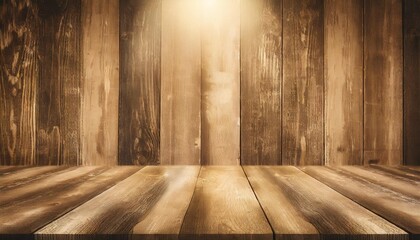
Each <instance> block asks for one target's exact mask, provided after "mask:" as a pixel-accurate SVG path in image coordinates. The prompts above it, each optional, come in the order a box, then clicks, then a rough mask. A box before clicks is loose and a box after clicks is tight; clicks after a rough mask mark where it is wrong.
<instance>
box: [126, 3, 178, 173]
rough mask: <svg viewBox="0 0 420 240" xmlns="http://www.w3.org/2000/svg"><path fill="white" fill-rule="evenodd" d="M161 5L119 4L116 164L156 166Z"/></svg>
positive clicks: (157, 156) (157, 158) (158, 120)
mask: <svg viewBox="0 0 420 240" xmlns="http://www.w3.org/2000/svg"><path fill="white" fill-rule="evenodd" d="M161 5H162V2H161V0H156V1H149V0H122V1H120V102H119V154H118V156H119V163H120V164H136V165H148V164H159V163H160V157H159V154H160V84H161V83H160V81H161V77H160V76H161V75H160V74H161V72H160V71H161V68H160V64H161V63H160V62H161V41H160V39H161V21H162V16H161V11H162V8H161ZM168 51H170V50H169V49H168Z"/></svg>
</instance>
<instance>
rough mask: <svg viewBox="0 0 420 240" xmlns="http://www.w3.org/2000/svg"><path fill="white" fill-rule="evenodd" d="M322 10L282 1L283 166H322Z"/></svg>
mask: <svg viewBox="0 0 420 240" xmlns="http://www.w3.org/2000/svg"><path fill="white" fill-rule="evenodd" d="M323 7H324V6H323V1H322V0H302V1H295V0H284V1H283V14H284V15H283V96H282V103H283V107H282V116H283V117H282V164H283V165H321V164H323V163H324V76H323V46H324V44H323V36H324V35H323Z"/></svg>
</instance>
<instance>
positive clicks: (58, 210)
mask: <svg viewBox="0 0 420 240" xmlns="http://www.w3.org/2000/svg"><path fill="white" fill-rule="evenodd" d="M139 169H141V167H113V168H98V167H95V168H92V167H89V168H86V167H81V168H78V169H77V170H78V171H80V172H86V174H84V175H82V174H79V175H77V176H75V177H74V178H67V179H65V180H64V177H63V176H60V175H62V174H58V175H57V176H53V177H50V178H47V179H45V180H42V181H39V182H37V183H33V184H28V185H25V186H23V187H22V188H21V189H14V190H12V191H8V192H7V194H11V195H13V193H17V194H20V192H19V191H25V190H33V191H31V194H30V195H25V196H26V198H25V199H19V201H17V200H16V201H10V202H9V203H8V204H6V205H3V206H0V234H17V233H19V234H22V233H26V234H28V233H33V232H35V231H36V230H37V229H39V228H41V227H43V226H45V225H46V224H48V223H50V222H51V221H53V220H55V219H56V218H58V217H60V216H62V215H63V214H65V213H66V212H68V211H70V210H72V209H74V208H76V207H77V206H79V205H81V204H83V203H84V202H86V201H87V200H89V199H91V198H93V197H94V196H96V195H98V194H100V193H102V192H103V191H105V190H106V189H108V188H110V187H111V186H113V185H115V184H116V183H118V182H119V181H121V180H123V179H125V178H127V177H129V176H130V175H132V174H133V173H135V172H137V171H138V170H139ZM85 170H88V171H85ZM92 170H93V171H92ZM98 170H100V171H98ZM73 171H75V170H73ZM73 171H70V172H66V173H67V174H69V175H72V172H73ZM43 184H46V185H48V188H44V187H42V185H43ZM20 195H22V194H20ZM1 238H2V237H1V236H0V239H1Z"/></svg>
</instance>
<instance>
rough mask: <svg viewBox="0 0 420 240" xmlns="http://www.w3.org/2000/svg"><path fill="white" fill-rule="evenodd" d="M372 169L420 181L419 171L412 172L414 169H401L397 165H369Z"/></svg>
mask: <svg viewBox="0 0 420 240" xmlns="http://www.w3.org/2000/svg"><path fill="white" fill-rule="evenodd" d="M369 167H370V168H371V169H377V170H379V171H382V172H387V173H389V174H390V175H392V176H394V177H402V178H407V179H411V180H416V181H420V175H418V174H417V173H412V171H407V170H405V169H399V168H396V167H389V166H385V165H369Z"/></svg>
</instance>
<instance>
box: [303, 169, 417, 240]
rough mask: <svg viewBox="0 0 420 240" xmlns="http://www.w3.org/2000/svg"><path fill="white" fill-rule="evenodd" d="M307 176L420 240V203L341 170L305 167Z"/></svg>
mask: <svg viewBox="0 0 420 240" xmlns="http://www.w3.org/2000/svg"><path fill="white" fill-rule="evenodd" d="M301 169H302V170H303V171H304V172H306V173H307V174H309V175H311V176H312V177H314V178H316V179H318V180H319V181H321V182H323V183H324V184H326V185H328V186H329V187H331V188H333V189H334V190H336V191H337V192H339V193H341V194H343V195H344V196H346V197H348V198H350V199H352V200H353V201H355V202H357V203H359V204H360V205H362V206H364V207H365V208H367V209H369V210H371V211H372V212H374V213H376V214H378V215H380V216H382V217H384V218H385V219H387V220H388V221H390V222H392V223H394V224H395V225H397V226H399V227H400V228H402V229H404V230H405V231H407V232H409V233H410V234H411V236H410V237H411V238H419V237H420V201H419V200H417V199H415V198H413V197H410V196H406V195H404V194H402V193H400V192H396V191H393V190H391V189H389V188H386V187H383V186H381V185H379V184H375V183H372V182H370V181H369V180H367V179H364V178H361V177H358V176H356V175H354V174H349V173H347V172H345V171H343V170H340V169H332V168H327V167H316V166H309V167H302V168H301Z"/></svg>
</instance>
